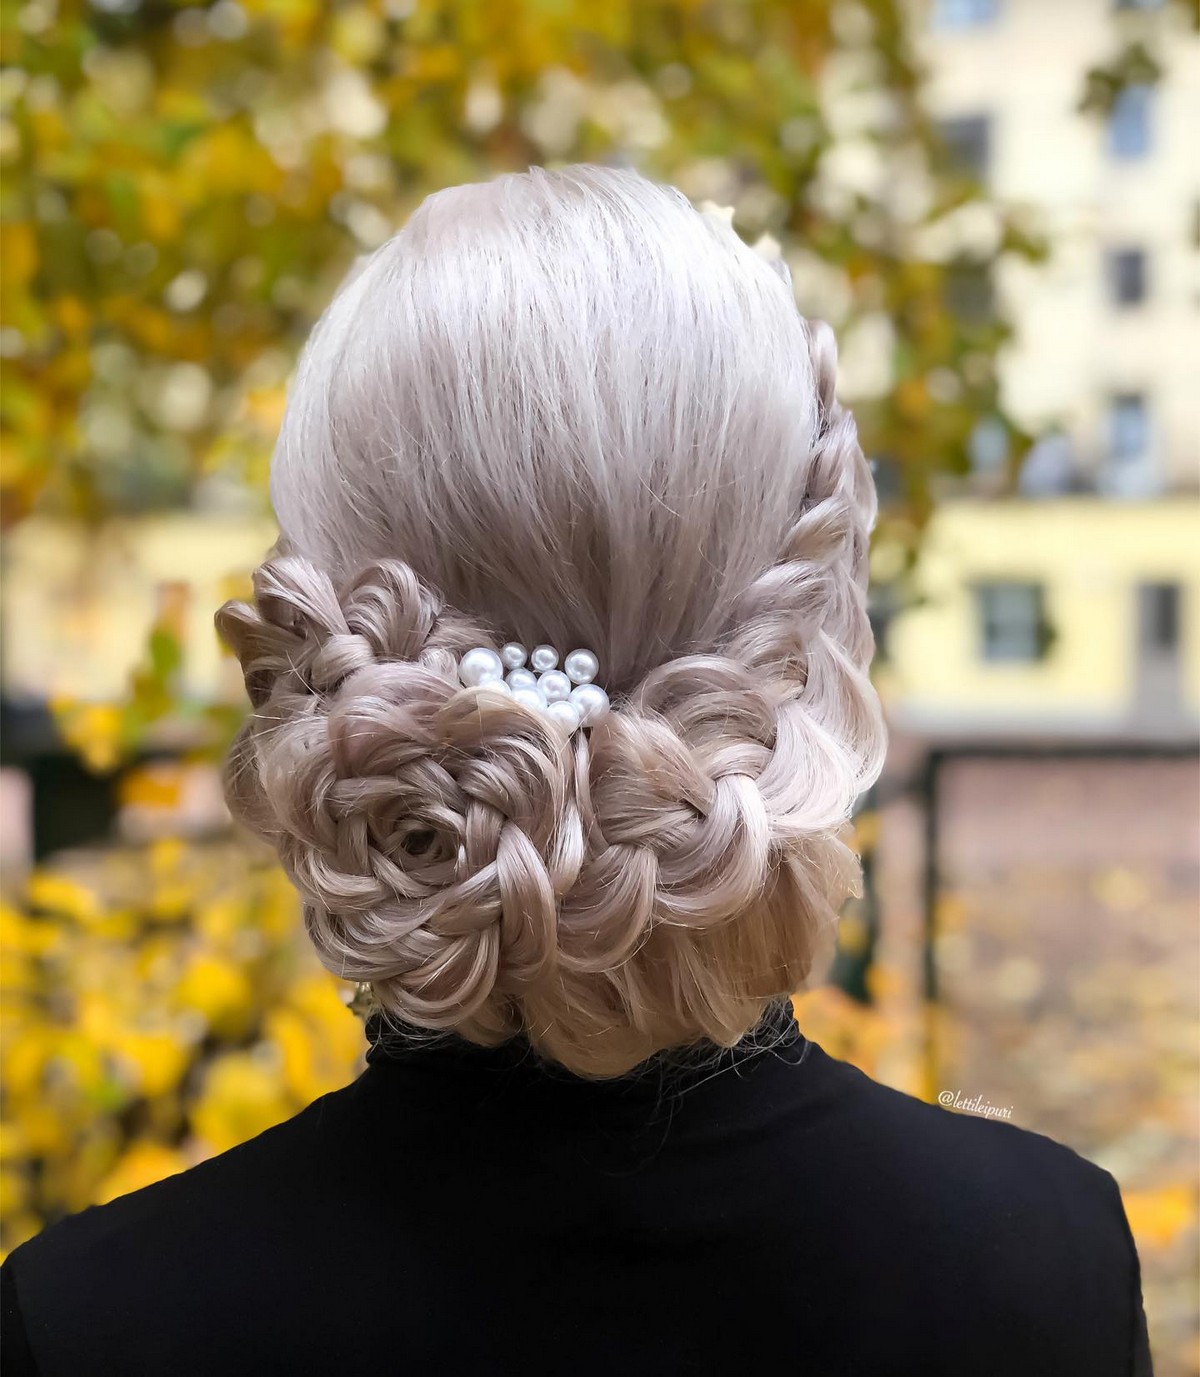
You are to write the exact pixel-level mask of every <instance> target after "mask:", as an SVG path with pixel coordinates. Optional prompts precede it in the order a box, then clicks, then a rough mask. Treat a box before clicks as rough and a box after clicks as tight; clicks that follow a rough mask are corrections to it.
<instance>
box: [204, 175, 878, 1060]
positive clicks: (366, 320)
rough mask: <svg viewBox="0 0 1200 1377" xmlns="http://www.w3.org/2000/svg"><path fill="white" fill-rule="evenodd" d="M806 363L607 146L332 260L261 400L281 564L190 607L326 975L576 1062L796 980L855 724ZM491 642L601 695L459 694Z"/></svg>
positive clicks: (857, 759)
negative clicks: (244, 706)
mask: <svg viewBox="0 0 1200 1377" xmlns="http://www.w3.org/2000/svg"><path fill="white" fill-rule="evenodd" d="M835 371H836V370H835V350H834V344H833V340H832V336H831V334H830V332H829V331H828V329H827V328H826V327H824V326H821V325H814V324H811V323H808V322H806V321H805V320H804V319H803V318H802V317H801V316H800V315H799V313H798V312H797V311H796V308H795V305H794V302H793V300H792V296H791V293H790V291H789V290H788V288H787V287H786V286H785V285H784V283H783V282H782V281H781V280H780V277H779V275H778V274H777V273H776V272H775V271H774V270H773V268H772V266H771V265H770V264H769V263H768V262H767V261H765V260H764V259H763V258H762V257H761V256H760V255H758V254H756V253H755V252H754V251H753V250H751V249H749V248H747V247H746V246H745V245H744V244H743V243H742V242H741V241H740V240H739V239H738V238H737V236H736V235H735V234H734V232H733V231H732V230H731V229H730V228H729V227H728V226H727V225H725V224H723V223H721V222H720V221H719V220H716V219H714V218H712V217H708V216H705V215H702V214H700V213H698V212H697V211H696V210H694V209H693V208H692V207H691V205H690V204H689V203H688V201H687V200H686V198H685V197H684V196H683V195H681V194H680V193H679V192H677V191H675V190H674V189H672V188H670V187H663V186H659V185H656V184H654V183H652V182H650V181H647V180H646V179H644V178H643V177H641V176H639V175H637V174H635V173H633V172H630V171H624V170H617V169H612V168H603V167H593V166H577V167H567V168H564V169H562V170H561V171H553V172H551V171H545V170H543V169H540V168H532V169H530V171H529V172H528V173H523V174H520V175H511V176H504V177H500V178H498V179H496V180H494V181H491V182H487V183H483V184H480V185H472V186H462V187H455V188H452V189H450V190H447V191H442V192H438V193H437V194H436V195H433V196H430V197H429V198H428V199H427V200H426V201H425V202H424V203H423V204H422V205H421V206H420V208H419V209H418V210H417V211H416V213H415V214H414V215H413V216H412V218H411V220H410V221H409V222H408V224H407V225H406V226H405V227H404V228H403V229H402V230H401V231H400V232H399V233H397V234H396V235H395V236H394V237H393V238H392V239H390V240H389V241H388V242H387V243H385V244H384V245H383V246H382V247H381V248H379V249H378V250H377V251H376V252H375V253H373V254H372V255H371V256H370V257H369V258H368V259H367V260H365V262H364V263H363V264H361V265H360V266H359V268H358V269H357V270H356V272H355V273H354V274H353V275H352V277H351V279H350V280H349V281H348V282H347V283H346V284H345V285H344V287H343V289H342V290H341V291H340V292H339V294H338V295H337V296H336V297H335V299H334V300H333V302H332V303H331V305H330V306H329V308H328V310H327V311H326V312H325V314H324V316H323V317H322V319H321V320H320V322H319V323H318V325H317V327H316V329H315V330H314V332H313V334H312V336H311V338H310V340H309V343H308V346H307V348H306V350H305V352H304V355H303V357H302V360H301V362H300V365H299V369H298V372H297V375H296V378H295V381H294V384H293V387H292V391H291V396H290V399H289V403H288V408H287V413H286V416H285V418H284V422H283V427H282V431H281V433H280V436H279V441H278V445H277V448H276V451H275V456H274V462H273V469H272V489H271V490H272V497H273V499H274V503H275V508H276V512H277V515H278V518H279V522H280V528H281V542H280V545H279V547H278V552H277V554H276V555H275V556H274V557H272V558H270V559H268V560H267V562H266V563H265V564H263V565H262V567H261V568H260V569H259V570H258V572H257V574H256V576H255V580H254V590H255V591H254V599H253V603H252V604H245V603H233V604H228V605H227V606H226V607H224V608H223V609H222V610H221V612H220V613H219V614H218V625H219V627H220V629H221V631H222V633H223V635H224V636H225V638H226V639H227V640H228V641H229V643H230V644H231V645H232V646H233V647H234V649H235V650H236V652H237V654H238V656H239V658H240V660H241V662H242V666H243V669H244V671H245V678H246V684H247V688H248V691H249V694H250V698H251V701H252V704H253V712H252V714H251V716H250V717H249V719H248V721H247V722H246V724H245V726H244V728H243V730H242V732H241V734H240V736H239V738H238V741H237V743H236V745H235V747H234V749H233V751H232V753H231V756H230V760H229V764H228V767H227V771H226V786H227V795H228V798H229V802H230V805H231V808H232V809H233V811H234V813H235V815H237V816H238V817H240V818H242V819H243V820H245V821H246V822H247V823H248V824H249V825H250V826H252V827H253V828H254V829H255V830H256V831H257V832H258V833H259V834H260V835H262V836H264V837H266V838H268V839H269V840H270V841H271V842H272V843H273V844H274V845H275V846H276V847H277V848H278V851H279V855H280V857H281V859H282V861H283V864H284V866H285V867H286V869H287V871H288V873H289V874H290V876H291V878H292V880H293V881H294V882H295V884H296V886H297V888H298V890H299V892H300V894H301V896H302V898H303V902H304V911H305V918H306V923H307V927H308V931H309V933H310V934H311V936H312V939H313V941H314V942H315V944H316V947H317V950H318V952H319V954H320V956H321V959H322V960H323V961H324V963H325V964H326V966H328V967H329V969H330V970H332V971H333V972H335V973H336V974H337V975H339V976H344V977H347V978H349V979H352V980H358V981H369V982H370V983H371V984H372V986H373V989H374V994H375V997H376V999H377V1000H378V1002H379V1004H380V1006H381V1007H382V1009H383V1010H384V1011H386V1012H387V1013H389V1014H391V1015H394V1016H395V1017H396V1018H398V1019H399V1020H402V1021H403V1022H404V1023H405V1024H407V1025H410V1026H411V1025H415V1026H417V1027H420V1028H428V1029H454V1030H456V1031H457V1032H458V1033H459V1034H461V1035H462V1036H464V1037H466V1038H468V1039H471V1040H473V1041H476V1042H480V1043H485V1044H486V1043H496V1042H499V1041H502V1040H505V1039H507V1038H509V1037H511V1036H513V1035H514V1034H516V1033H524V1034H525V1035H526V1036H527V1037H528V1038H529V1039H530V1041H531V1042H532V1043H533V1045H534V1046H535V1048H537V1049H538V1050H539V1051H540V1052H541V1053H543V1054H544V1055H546V1056H547V1057H549V1058H552V1059H554V1060H556V1061H558V1062H560V1063H562V1064H563V1065H565V1066H566V1067H568V1068H570V1069H571V1070H573V1071H575V1072H577V1073H580V1074H584V1075H590V1076H612V1075H618V1074H621V1073H623V1072H625V1071H627V1070H629V1069H630V1068H632V1067H634V1066H635V1065H637V1064H638V1063H639V1062H641V1061H643V1060H644V1059H645V1058H647V1057H649V1056H650V1055H651V1054H653V1053H655V1052H657V1051H660V1050H664V1049H668V1048H675V1047H684V1046H689V1045H693V1044H698V1043H703V1042H705V1041H710V1042H713V1043H717V1044H720V1045H725V1046H727V1045H730V1044H732V1043H734V1042H736V1041H737V1040H738V1039H739V1038H741V1037H742V1036H743V1035H744V1034H745V1033H746V1032H747V1031H748V1030H749V1029H750V1028H751V1027H752V1026H753V1025H754V1024H755V1023H756V1022H757V1021H758V1020H759V1018H760V1017H761V1016H762V1014H763V1013H764V1011H765V1009H766V1007H767V1005H768V1003H769V1002H770V1001H772V1000H773V999H775V998H778V997H779V996H781V995H786V994H788V993H790V992H791V991H794V990H795V989H797V988H799V986H800V985H801V984H802V982H803V981H804V979H805V977H806V976H807V974H808V973H809V970H810V967H811V965H812V962H813V958H814V951H815V949H816V944H817V943H818V941H819V939H820V938H821V937H822V935H823V934H827V933H828V931H829V930H830V929H831V928H832V927H833V925H834V922H835V919H836V913H837V910H838V908H839V907H840V906H841V904H842V903H843V901H844V899H845V898H846V896H847V895H848V894H850V893H857V892H858V886H859V883H860V868H859V864H858V860H857V857H856V856H855V855H854V853H853V852H852V851H851V850H850V848H849V847H848V846H847V844H846V831H847V825H848V820H849V818H850V814H851V809H852V806H853V803H854V800H855V798H856V797H857V795H858V794H859V793H860V792H861V791H862V790H863V789H864V788H866V787H867V786H868V785H869V784H870V783H871V782H872V781H873V780H874V779H875V778H876V776H877V775H878V772H879V769H880V766H881V762H882V755H883V750H884V742H885V737H884V729H883V724H882V719H881V714H880V710H879V703H878V700H877V698H876V695H875V693H874V690H873V689H872V687H871V684H870V682H869V680H868V677H867V668H868V665H869V662H870V658H871V653H872V648H873V647H872V636H871V628H870V624H869V621H868V617H867V611H866V596H865V589H866V580H867V544H868V534H869V531H870V528H871V526H872V524H873V522H874V518H875V510H876V505H875V504H876V498H875V492H874V487H873V484H872V481H871V476H870V473H869V470H868V467H867V465H866V463H865V461H864V458H863V454H862V451H861V449H860V447H859V444H858V441H857V438H856V433H855V428H854V424H853V421H852V419H851V417H850V416H849V415H848V414H847V413H846V412H845V411H843V410H842V409H841V408H840V407H839V406H838V405H837V403H836V402H835V401H834V377H835ZM507 640H519V641H522V642H524V643H525V644H527V645H532V644H536V643H539V642H550V643H552V644H554V645H557V646H560V647H563V648H564V649H570V648H573V647H575V646H589V647H591V648H593V649H594V650H595V651H596V652H597V653H598V655H599V657H600V662H601V665H602V673H601V681H602V682H603V683H604V684H605V686H606V687H607V689H608V690H609V692H610V694H611V695H612V696H613V704H614V707H613V711H612V712H611V713H610V714H609V715H608V716H607V717H606V718H604V719H603V720H601V721H600V722H599V723H597V724H596V725H594V726H592V727H590V728H589V729H587V730H585V731H580V732H577V733H576V734H575V735H574V736H573V737H572V738H570V739H568V738H567V737H566V735H565V734H564V733H562V732H561V731H560V730H559V729H558V728H557V727H556V726H555V725H554V724H553V723H548V722H546V721H545V720H544V718H543V717H542V716H541V715H540V714H538V713H536V712H533V711H530V710H529V709H527V708H524V707H522V706H521V705H520V704H519V703H517V702H514V701H513V700H512V699H505V698H503V697H501V696H500V695H496V694H494V693H493V694H487V693H483V692H480V691H478V690H475V689H469V688H463V687H462V686H461V685H460V684H459V683H458V680H457V678H456V675H455V665H456V661H457V658H458V656H460V655H461V654H462V653H464V652H465V651H466V650H469V649H471V648H472V647H473V646H476V645H493V646H498V645H499V644H500V643H501V642H502V641H507Z"/></svg>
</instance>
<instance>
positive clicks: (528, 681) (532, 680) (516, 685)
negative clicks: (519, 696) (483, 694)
mask: <svg viewBox="0 0 1200 1377" xmlns="http://www.w3.org/2000/svg"><path fill="white" fill-rule="evenodd" d="M537 681H538V679H537V675H536V674H535V673H534V672H533V670H531V669H513V670H509V673H508V686H509V688H510V689H512V691H513V692H514V693H516V691H517V690H518V689H531V688H537Z"/></svg>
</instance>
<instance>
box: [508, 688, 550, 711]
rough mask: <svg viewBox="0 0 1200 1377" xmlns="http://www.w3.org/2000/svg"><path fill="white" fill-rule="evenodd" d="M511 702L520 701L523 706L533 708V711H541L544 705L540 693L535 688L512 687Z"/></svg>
mask: <svg viewBox="0 0 1200 1377" xmlns="http://www.w3.org/2000/svg"><path fill="white" fill-rule="evenodd" d="M513 702H514V703H520V705H521V706H522V707H523V708H533V709H534V711H535V712H541V711H542V709H543V708H544V707H545V706H546V704H545V703H544V702H543V700H542V695H541V694H540V693H539V692H538V691H537V689H531V688H519V689H513Z"/></svg>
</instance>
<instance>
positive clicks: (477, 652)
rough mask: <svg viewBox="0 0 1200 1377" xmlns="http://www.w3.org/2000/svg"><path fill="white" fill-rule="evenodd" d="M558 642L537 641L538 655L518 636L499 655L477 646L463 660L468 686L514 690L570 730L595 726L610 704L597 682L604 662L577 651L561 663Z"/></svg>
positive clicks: (462, 676) (460, 669)
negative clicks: (555, 645)
mask: <svg viewBox="0 0 1200 1377" xmlns="http://www.w3.org/2000/svg"><path fill="white" fill-rule="evenodd" d="M558 661H559V655H558V651H557V650H555V648H554V647H553V646H552V645H539V646H535V647H534V649H533V652H532V654H531V653H530V652H529V651H527V650H526V649H525V647H524V646H523V645H519V644H518V643H517V642H516V641H509V642H508V643H507V644H506V645H503V646H501V647H500V652H499V654H497V653H496V651H494V650H489V649H488V648H487V647H486V646H476V647H475V649H474V650H468V651H467V653H466V654H465V655H464V656H463V657H462V659H461V660H459V662H458V677H459V678H460V679H461V680H462V682H463V683H464V684H465V685H466V686H467V687H468V688H483V687H485V686H486V687H487V688H493V689H499V690H500V692H501V693H511V694H512V696H513V698H514V699H515V700H516V701H517V702H518V703H521V704H523V705H524V706H525V707H527V708H537V709H539V710H540V711H542V712H544V713H545V714H546V716H547V717H551V718H553V719H554V720H555V721H556V722H558V723H560V724H561V725H562V726H563V727H565V728H566V730H567V732H568V733H570V732H574V731H577V730H578V729H579V728H580V727H590V726H592V725H593V724H594V723H596V722H598V721H599V720H600V719H601V718H602V717H603V716H604V714H605V713H606V712H607V711H608V709H609V701H608V694H607V693H605V691H604V690H603V689H602V688H601V687H600V685H599V684H596V683H593V682H592V681H593V680H594V679H595V677H596V675H597V674H598V673H599V672H600V661H599V659H598V658H597V657H596V655H595V653H594V652H593V651H591V650H573V651H571V653H570V654H569V655H568V656H567V657H566V659H565V660H563V662H562V668H561V669H560V668H559V667H558Z"/></svg>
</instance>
